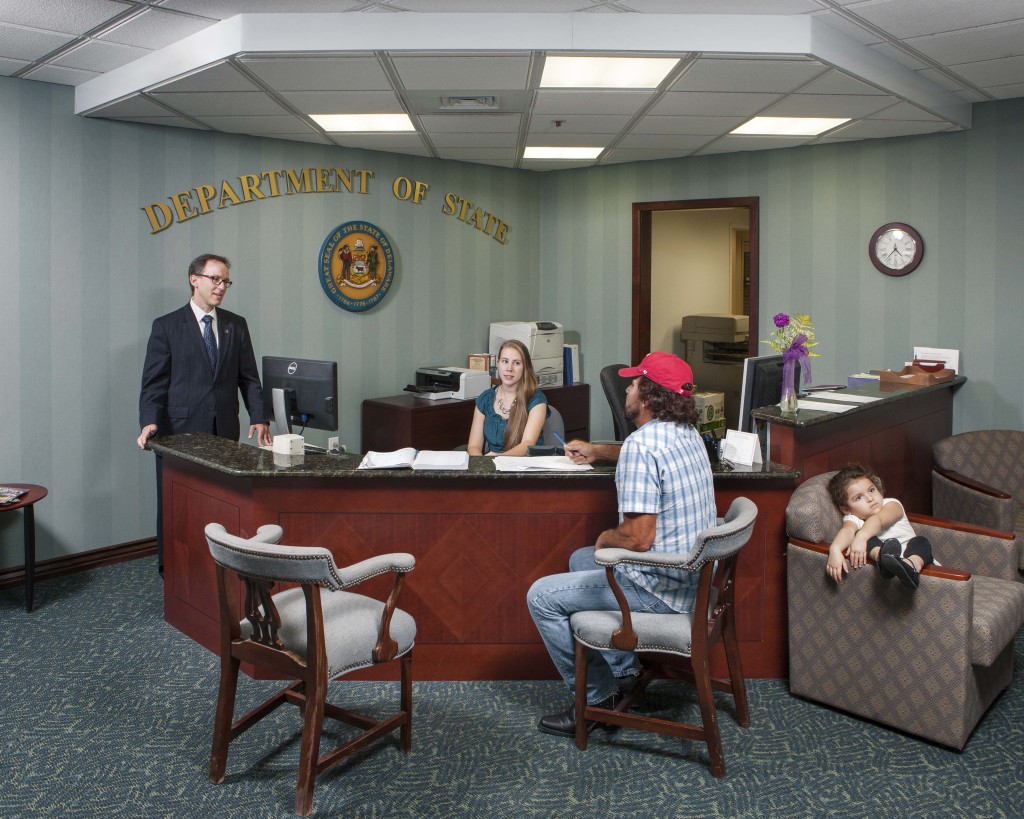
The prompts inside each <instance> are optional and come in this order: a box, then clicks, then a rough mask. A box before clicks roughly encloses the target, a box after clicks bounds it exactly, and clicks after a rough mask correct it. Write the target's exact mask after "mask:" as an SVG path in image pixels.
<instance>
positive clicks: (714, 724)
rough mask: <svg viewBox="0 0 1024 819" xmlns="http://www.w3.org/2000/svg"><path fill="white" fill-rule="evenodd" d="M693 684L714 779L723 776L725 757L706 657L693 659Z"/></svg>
mask: <svg viewBox="0 0 1024 819" xmlns="http://www.w3.org/2000/svg"><path fill="white" fill-rule="evenodd" d="M693 674H694V683H695V685H696V687H697V701H698V702H699V703H700V716H701V722H702V723H703V726H702V727H703V730H704V742H705V743H706V744H707V746H708V756H709V757H710V758H711V773H712V775H713V776H715V777H723V776H725V755H724V754H723V753H722V737H721V735H720V734H719V732H718V714H717V712H716V711H715V694H714V691H713V690H712V688H711V669H710V668H709V667H708V658H707V656H706V655H701V656H695V657H694V658H693Z"/></svg>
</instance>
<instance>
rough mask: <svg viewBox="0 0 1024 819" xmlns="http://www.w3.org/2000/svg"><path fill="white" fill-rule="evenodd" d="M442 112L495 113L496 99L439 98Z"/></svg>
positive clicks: (496, 108)
mask: <svg viewBox="0 0 1024 819" xmlns="http://www.w3.org/2000/svg"><path fill="white" fill-rule="evenodd" d="M441 110H442V111H497V110H498V98H497V97H493V96H491V97H441Z"/></svg>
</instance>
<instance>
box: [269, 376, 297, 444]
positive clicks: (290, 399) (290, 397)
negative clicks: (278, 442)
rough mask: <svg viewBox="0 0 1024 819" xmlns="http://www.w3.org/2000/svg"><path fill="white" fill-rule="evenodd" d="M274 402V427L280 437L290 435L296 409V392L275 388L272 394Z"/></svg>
mask: <svg viewBox="0 0 1024 819" xmlns="http://www.w3.org/2000/svg"><path fill="white" fill-rule="evenodd" d="M271 396H272V398H273V401H274V426H275V427H276V428H277V434H278V435H290V434H291V431H292V422H291V417H292V410H293V409H295V390H286V389H281V388H280V387H275V388H274V389H273V391H272V392H271Z"/></svg>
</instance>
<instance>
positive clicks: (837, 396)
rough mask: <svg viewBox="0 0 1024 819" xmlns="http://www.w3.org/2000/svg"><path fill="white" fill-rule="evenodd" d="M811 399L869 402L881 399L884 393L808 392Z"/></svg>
mask: <svg viewBox="0 0 1024 819" xmlns="http://www.w3.org/2000/svg"><path fill="white" fill-rule="evenodd" d="M808 395H809V396H810V397H811V398H812V399H820V400H822V401H838V402H839V403H840V404H870V403H871V402H872V401H881V400H882V399H883V398H885V396H884V395H854V394H852V393H849V392H847V391H846V390H843V391H842V392H812V393H808Z"/></svg>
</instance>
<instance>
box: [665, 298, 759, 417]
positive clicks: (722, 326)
mask: <svg viewBox="0 0 1024 819" xmlns="http://www.w3.org/2000/svg"><path fill="white" fill-rule="evenodd" d="M749 337H750V319H749V318H748V317H747V316H741V315H730V314H727V313H696V314H694V315H690V316H683V321H682V327H681V328H680V331H679V340H680V341H682V342H683V343H684V344H685V345H686V352H685V354H684V355H683V358H685V359H686V363H687V364H689V365H690V369H692V370H693V380H694V381H695V382H696V384H697V389H699V390H700V391H701V392H721V393H724V395H725V421H726V426H727V428H729V429H738V427H737V424H738V423H739V413H740V388H741V386H742V383H743V361H744V359H745V358H746V357H747V356H748V355H749V352H748V347H749Z"/></svg>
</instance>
